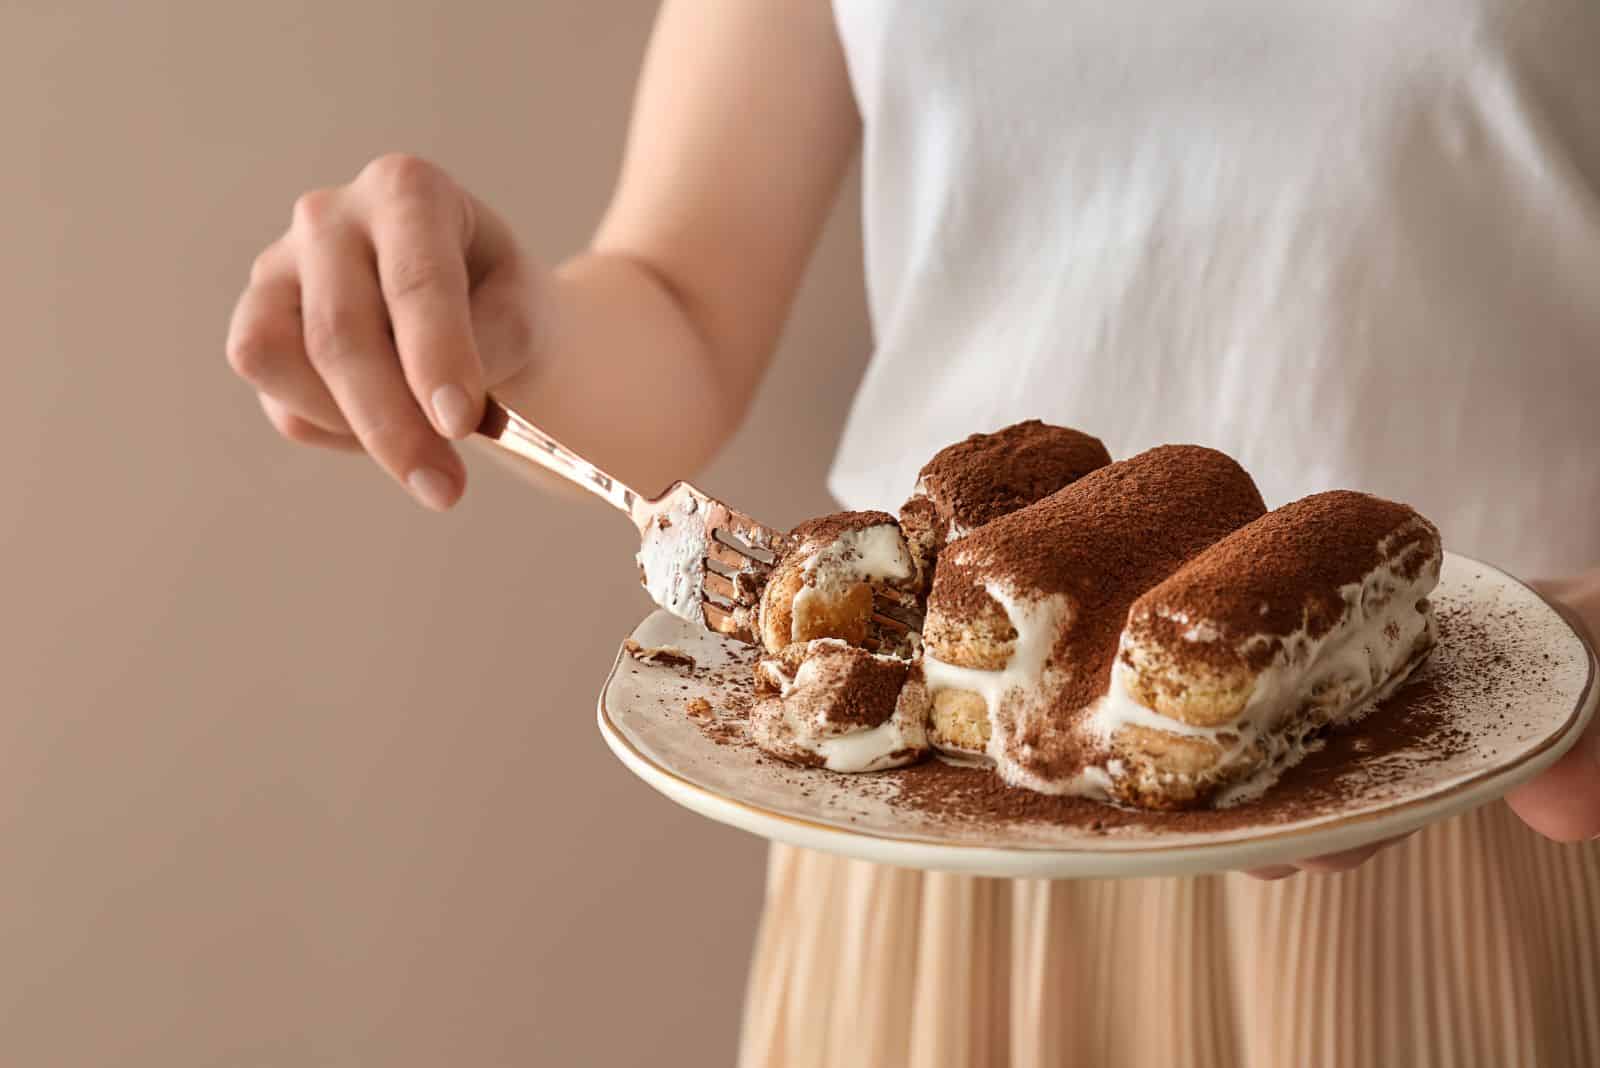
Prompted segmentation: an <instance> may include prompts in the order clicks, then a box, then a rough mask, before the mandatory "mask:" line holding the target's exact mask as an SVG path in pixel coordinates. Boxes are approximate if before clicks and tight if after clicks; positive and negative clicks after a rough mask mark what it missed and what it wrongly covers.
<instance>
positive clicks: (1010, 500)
mask: <svg viewBox="0 0 1600 1068" xmlns="http://www.w3.org/2000/svg"><path fill="white" fill-rule="evenodd" d="M1110 462H1111V454H1110V453H1108V452H1106V447H1105V446H1104V445H1103V444H1101V442H1100V439H1099V438H1096V437H1091V436H1090V435H1088V434H1085V433H1083V432H1082V431H1078V430H1072V429H1069V428H1068V427H1064V426H1051V425H1050V424H1048V423H1042V422H1040V421H1039V420H1037V419H1029V420H1027V421H1026V422H1022V423H1016V424H1014V425H1012V426H1008V427H1006V428H1005V429H1004V430H998V431H996V432H994V433H993V434H973V435H971V436H970V437H968V438H966V439H965V440H963V441H958V442H956V443H955V444H954V445H949V446H946V447H945V448H943V449H940V450H939V451H938V452H937V453H935V454H934V457H933V459H931V460H929V461H928V463H927V464H926V465H925V466H924V467H923V468H922V471H921V472H920V473H919V474H918V476H917V479H918V481H919V482H921V483H922V485H923V487H924V489H925V490H926V491H927V495H928V498H929V500H931V501H932V502H933V504H934V507H935V508H936V510H937V514H938V517H939V519H940V520H941V521H942V522H943V523H944V524H949V523H951V522H954V523H955V524H956V525H957V526H958V527H960V528H962V529H963V530H974V529H976V528H977V527H981V526H982V525H983V524H985V523H988V522H990V521H991V520H994V519H998V518H999V517H1000V516H1003V515H1006V514H1007V513H1009V512H1014V511H1016V510H1017V509H1018V508H1022V507H1024V506H1026V505H1029V504H1032V503H1033V502H1034V501H1037V500H1041V499H1043V498H1045V497H1048V496H1049V495H1050V494H1052V493H1054V492H1055V491H1056V490H1058V489H1061V488H1062V487H1063V486H1068V485H1071V484H1072V483H1073V482H1075V481H1077V480H1078V479H1080V478H1082V477H1083V476H1084V475H1086V474H1088V473H1089V472H1090V471H1093V470H1096V469H1097V468H1101V467H1104V466H1105V465H1107V464H1109V463H1110Z"/></svg>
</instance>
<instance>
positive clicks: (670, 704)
mask: <svg viewBox="0 0 1600 1068" xmlns="http://www.w3.org/2000/svg"><path fill="white" fill-rule="evenodd" d="M1433 600H1434V603H1435V604H1436V605H1437V607H1438V612H1439V617H1440V623H1441V631H1442V636H1443V640H1442V641H1441V644H1440V647H1439V648H1438V649H1437V650H1436V651H1435V652H1434V654H1433V655H1432V656H1431V657H1430V658H1429V660H1428V662H1427V663H1426V664H1425V665H1424V667H1423V668H1422V669H1420V671H1419V673H1418V676H1417V678H1416V680H1415V682H1414V683H1413V684H1414V685H1417V686H1427V687H1431V688H1432V690H1433V691H1434V692H1436V693H1439V694H1444V695H1447V696H1448V700H1447V701H1445V702H1443V703H1442V704H1441V705H1440V708H1441V709H1442V710H1443V712H1444V714H1445V716H1446V717H1447V718H1448V721H1449V722H1448V726H1449V728H1450V729H1449V730H1446V731H1440V732H1436V734H1437V738H1436V739H1433V740H1430V738H1427V737H1424V738H1421V739H1415V740H1413V741H1411V742H1410V743H1408V747H1407V748H1404V749H1401V750H1398V751H1384V750H1383V747H1381V746H1378V745H1376V744H1374V745H1372V746H1371V747H1370V748H1371V749H1372V751H1373V752H1374V753H1379V754H1381V755H1378V756H1374V757H1371V758H1369V759H1366V760H1363V759H1361V758H1360V757H1356V758H1353V759H1350V760H1349V761H1347V762H1346V763H1345V764H1341V765H1337V766H1336V769H1335V770H1336V778H1337V780H1338V782H1337V789H1333V790H1328V791H1324V792H1323V799H1322V801H1321V803H1320V804H1314V805H1307V804H1306V803H1305V802H1304V800H1303V799H1302V800H1301V801H1300V802H1295V803H1291V802H1290V800H1289V799H1290V798H1292V797H1293V796H1294V794H1295V793H1296V791H1295V790H1293V789H1290V786H1291V784H1292V783H1293V782H1294V778H1293V777H1294V775H1295V774H1296V772H1295V771H1291V772H1289V774H1288V775H1287V776H1286V777H1285V780H1284V782H1283V783H1282V784H1280V787H1279V788H1277V789H1274V790H1269V791H1267V792H1266V793H1265V794H1264V795H1262V796H1261V797H1260V798H1258V799H1256V800H1254V801H1250V802H1245V803H1244V804H1242V805H1240V806H1238V808H1236V809H1234V810H1230V811H1231V813H1232V815H1230V817H1229V818H1228V819H1227V820H1226V821H1222V822H1223V823H1224V824H1226V825H1224V826H1209V827H1208V826H1207V825H1205V823H1204V821H1201V822H1198V823H1197V822H1196V821H1194V820H1193V818H1192V817H1190V818H1186V817H1183V816H1182V815H1181V814H1180V815H1175V816H1165V815H1161V814H1139V815H1138V817H1137V818H1136V819H1133V820H1132V822H1125V820H1122V819H1113V820H1107V821H1105V822H1106V826H1097V824H1099V823H1100V821H1098V820H1096V821H1093V822H1090V821H1087V820H1083V819H1074V820H1040V821H1031V822H1018V821H1000V820H994V819H989V820H975V819H973V818H971V817H970V816H968V817H965V818H963V817H961V816H960V815H952V814H948V813H940V812H938V811H936V810H934V811H929V810H927V806H917V805H914V804H911V803H909V802H908V801H907V800H906V799H903V798H899V785H898V783H897V782H896V775H897V773H893V772H891V773H885V774H871V773H869V774H865V775H838V774H834V773H831V772H827V771H819V770H813V769H803V768H796V767H791V766H789V765H786V764H783V763H780V762H778V761H775V760H773V759H771V758H770V757H766V756H764V755H763V754H762V753H761V752H760V751H759V750H756V749H755V748H754V747H753V746H750V745H749V744H747V743H743V741H742V733H743V718H742V711H741V710H740V708H739V707H738V703H737V702H736V701H733V700H731V699H730V688H729V686H728V684H727V683H726V682H725V681H720V680H727V679H733V678H743V677H745V676H746V675H747V674H748V671H749V665H750V663H751V661H752V659H753V657H754V651H753V650H752V649H751V648H750V647H748V646H743V645H740V644H738V643H735V642H730V641H728V640H727V639H724V638H721V637H719V636H717V635H714V634H711V633H709V632H707V631H703V630H700V629H698V628H696V627H694V626H692V625H691V624H688V623H685V622H683V621H682V620H679V619H677V618H675V617H673V616H671V615H668V614H667V613H665V612H659V611H658V612H656V613H654V614H653V615H650V616H649V617H647V618H646V619H645V620H644V621H643V622H641V623H640V624H639V625H638V627H637V628H635V629H634V632H633V634H632V637H633V639H634V640H635V641H637V642H638V643H639V644H640V645H643V646H647V647H654V646H674V647H677V648H679V649H681V650H683V651H685V652H687V653H688V654H690V655H691V656H693V657H694V658H695V661H696V666H695V668H694V669H693V670H686V669H684V668H682V667H675V666H672V665H665V664H655V663H648V662H644V661H641V660H639V659H637V658H636V657H634V656H632V655H629V654H627V653H626V652H619V654H618V657H617V661H616V664H615V665H614V666H613V668H612V670H611V675H610V677H609V678H607V680H606V684H605V688H604V690H603V691H602V692H601V696H600V708H599V720H600V731H601V734H602V735H603V736H604V738H605V740H606V744H607V745H609V746H610V747H611V750H612V752H614V753H615V754H616V755H617V757H618V759H620V760H621V761H622V763H623V764H624V765H626V766H627V768H628V769H629V770H630V771H632V772H633V773H634V774H636V775H638V776H639V777H640V778H641V779H643V780H644V781H645V782H647V783H649V784H650V785H651V786H653V787H655V788H656V789H657V790H659V791H660V792H661V793H663V794H665V795H666V796H667V797H669V798H671V799H672V800H674V801H676V802H677V803H679V804H681V805H683V806H685V807H686V808H689V809H692V810H693V811H695V812H698V813H700V814H701V815H702V816H706V817H709V818H710V819H713V820H717V821H719V822H722V823H726V824H729V825H731V826H734V827H738V828H741V829H743V830H746V831H749V832H751V833H753V834H758V835H761V836H762V837H764V838H769V839H771V840H773V841H776V842H786V843H789V844H791V845H797V846H803V847H805V848H809V849H822V850H827V851H830V852H833V853H839V854H843V855H845V856H850V857H857V858H860V859H862V860H869V861H874V862H877V863H881V864H893V865H898V866H902V867H911V868H926V869H933V870H942V871H961V872H969V873H972V874H978V875H992V876H1007V877H1031V878H1084V877H1124V876H1145V875H1180V874H1193V873H1198V872H1208V871H1222V870H1227V869H1235V868H1248V867H1260V866H1264V865H1269V864H1279V863H1285V862H1288V861H1293V860H1297V859H1300V858H1304V857H1310V856H1317V855H1320V854H1325V853H1334V852H1338V851H1341V850H1345V849H1352V848H1355V847H1357V846H1360V845H1363V844H1366V843H1368V842H1373V841H1377V840H1380V839H1384V838H1389V837H1393V836H1395V835H1400V834H1404V833H1406V832H1408V831H1412V830H1415V829H1416V828H1418V827H1421V826H1423V825H1424V824H1427V823H1432V822H1434V821H1435V820H1441V819H1444V818H1445V817H1447V816H1451V815H1454V814H1456V813H1459V812H1462V811H1465V810H1467V809H1470V808H1473V807H1475V806H1477V805H1482V804H1484V803H1486V802H1488V801H1492V800H1494V799H1496V798H1498V797H1500V796H1501V795H1503V794H1504V793H1506V791H1508V790H1510V789H1511V788H1512V787H1513V786H1515V785H1517V784H1518V783H1521V782H1523V781H1525V780H1526V779H1528V778H1530V777H1532V776H1533V775H1535V774H1537V773H1538V772H1539V771H1541V770H1543V769H1544V768H1546V767H1548V766H1549V765H1550V764H1552V763H1553V762H1554V761H1555V760H1556V759H1557V758H1558V757H1560V756H1561V754H1562V753H1564V752H1566V750H1567V749H1568V748H1569V747H1570V746H1571V745H1572V744H1573V742H1574V741H1576V740H1577V738H1578V735H1579V734H1580V733H1581V732H1582V730H1583V728H1584V726H1585V725H1586V724H1587V723H1588V721H1589V719H1590V717H1591V716H1592V715H1593V714H1594V710H1595V705H1596V702H1597V694H1600V687H1597V685H1596V661H1595V656H1594V653H1593V652H1592V651H1591V650H1590V649H1589V648H1588V647H1587V645H1585V643H1584V642H1583V640H1582V639H1581V638H1580V637H1579V636H1578V635H1577V634H1576V633H1575V632H1574V631H1573V630H1572V628H1571V627H1570V626H1568V624H1567V623H1566V621H1565V620H1564V619H1562V617H1561V616H1560V615H1559V614H1558V613H1557V612H1556V611H1555V610H1554V609H1553V608H1551V607H1550V606H1549V605H1548V604H1547V603H1545V602H1544V601H1543V600H1542V599H1541V598H1540V597H1539V595H1538V594H1536V593H1534V592H1533V591H1532V590H1530V589H1529V588H1528V587H1526V586H1524V585H1523V584H1522V583H1520V582H1518V581H1517V580H1516V579H1513V578H1512V577H1510V576H1509V575H1507V574H1505V573H1504V572H1501V571H1499V570H1497V569H1495V568H1493V567H1490V566H1488V565H1486V564H1481V563H1478V562H1477V561H1474V560H1470V559H1467V558H1465V557H1461V556H1456V555H1453V554H1449V553H1447V554H1446V555H1445V561H1444V570H1443V574H1442V575H1441V578H1440V582H1439V587H1438V589H1437V591H1436V593H1435V595H1434V598H1433ZM1408 685H1412V684H1408ZM1405 693H1406V691H1405V690H1402V691H1401V693H1400V695H1398V696H1397V697H1396V699H1395V700H1396V701H1397V702H1400V705H1401V706H1402V707H1403V705H1404V697H1405ZM695 698H703V699H704V700H705V701H706V703H707V704H709V705H710V706H711V709H712V711H711V714H710V715H709V716H707V715H705V714H704V706H699V707H700V709H701V713H702V714H700V715H698V716H697V715H691V714H690V713H689V712H688V711H687V709H688V706H689V704H690V702H691V701H693V699H695ZM1384 711H1385V709H1384V707H1383V706H1380V707H1379V708H1378V710H1377V711H1375V712H1373V713H1372V714H1371V715H1370V716H1368V717H1367V718H1366V719H1365V720H1363V721H1362V722H1360V723H1358V724H1356V725H1354V726H1353V727H1350V728H1348V729H1347V730H1346V731H1345V732H1342V733H1341V736H1340V738H1339V739H1338V740H1337V741H1336V743H1335V744H1337V745H1340V746H1343V747H1344V748H1345V749H1346V750H1349V751H1354V752H1359V751H1360V750H1361V749H1362V748H1363V747H1364V744H1365V743H1366V741H1367V739H1366V738H1364V737H1363V733H1364V732H1367V733H1373V734H1374V737H1376V734H1375V732H1378V731H1380V730H1381V729H1382V724H1383V722H1384V718H1383V717H1384ZM1446 739H1449V740H1450V741H1449V744H1446ZM1097 810H1100V809H1097ZM1101 811H1103V810H1101ZM1108 814H1112V815H1116V816H1119V817H1128V814H1127V813H1125V812H1122V811H1116V810H1113V811H1112V812H1110V813H1108ZM1215 822H1216V821H1213V823H1215Z"/></svg>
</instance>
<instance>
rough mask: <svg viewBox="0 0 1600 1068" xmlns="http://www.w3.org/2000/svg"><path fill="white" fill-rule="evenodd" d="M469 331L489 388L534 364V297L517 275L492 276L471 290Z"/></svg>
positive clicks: (522, 277)
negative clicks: (471, 332)
mask: <svg viewBox="0 0 1600 1068" xmlns="http://www.w3.org/2000/svg"><path fill="white" fill-rule="evenodd" d="M472 331H473V336H474V338H475V340H476V341H477V344H478V356H479V359H480V360H482V362H483V379H484V384H485V385H487V386H488V387H489V388H490V389H493V388H494V387H496V386H499V385H503V384H504V383H506V382H508V381H510V380H511V379H513V378H515V377H516V376H517V375H519V374H521V373H522V372H523V371H525V370H526V369H527V368H528V365H529V364H530V363H531V362H532V361H533V335H534V324H533V298H532V287H531V286H530V285H529V284H528V282H527V280H526V278H525V277H524V276H522V275H521V273H520V272H515V271H505V272H502V273H497V274H495V275H491V276H490V277H488V278H486V279H484V280H483V281H482V282H480V283H479V284H478V285H477V287H476V288H474V289H473V291H472Z"/></svg>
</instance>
